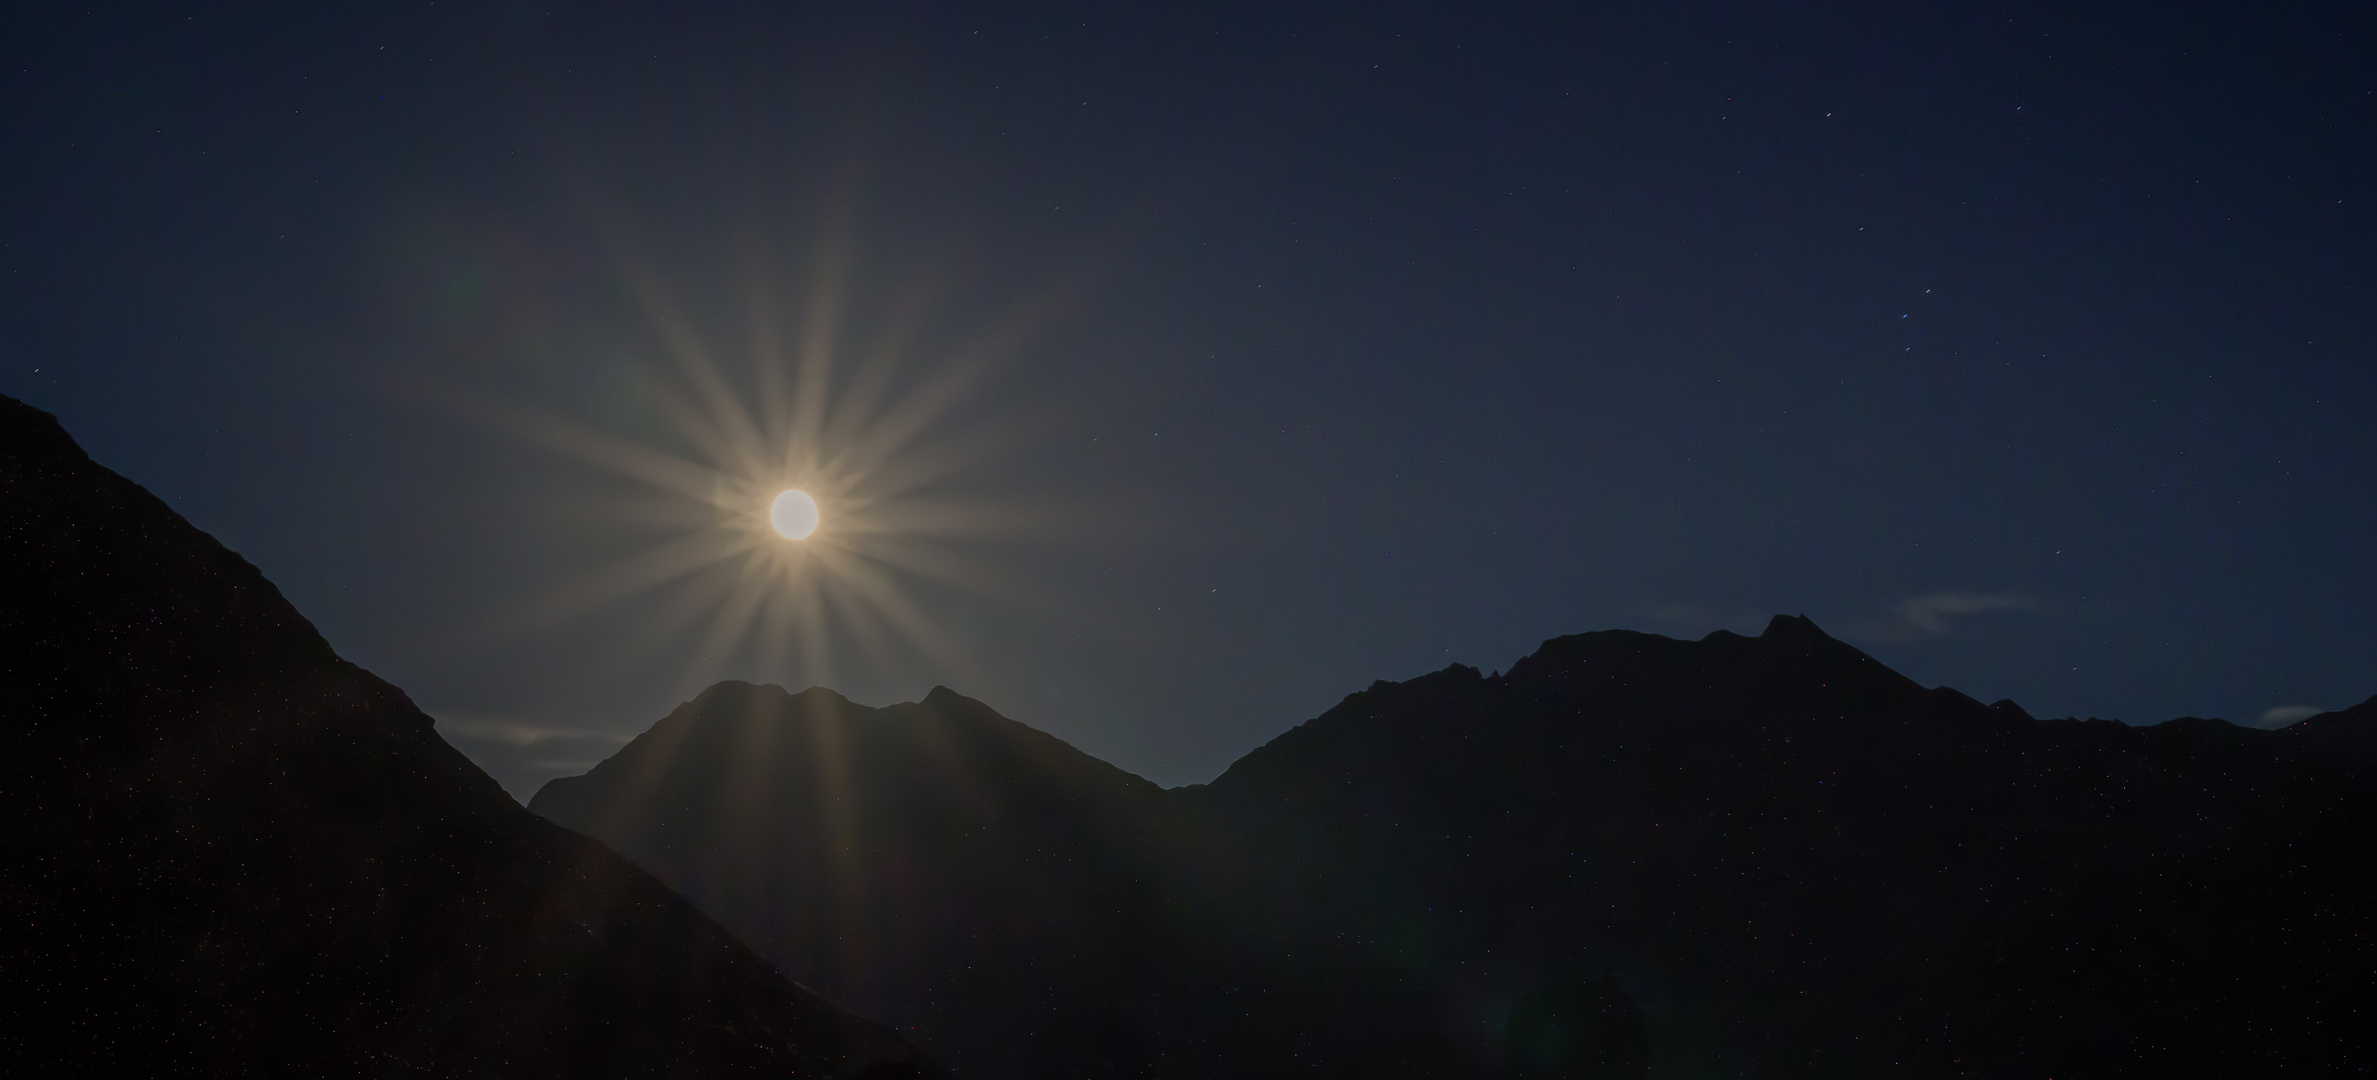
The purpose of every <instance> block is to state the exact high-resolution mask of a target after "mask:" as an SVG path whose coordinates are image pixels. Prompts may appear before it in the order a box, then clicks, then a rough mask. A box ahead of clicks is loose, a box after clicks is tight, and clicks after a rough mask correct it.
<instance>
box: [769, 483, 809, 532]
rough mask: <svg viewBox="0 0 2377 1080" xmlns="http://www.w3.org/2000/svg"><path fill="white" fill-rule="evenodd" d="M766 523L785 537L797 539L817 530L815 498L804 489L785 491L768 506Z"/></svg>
mask: <svg viewBox="0 0 2377 1080" xmlns="http://www.w3.org/2000/svg"><path fill="white" fill-rule="evenodd" d="M768 524H770V525H774V526H775V527H776V531H777V532H780V533H783V534H784V537H785V539H788V540H799V539H801V538H802V537H805V536H807V535H809V534H810V533H813V532H816V531H817V500H815V499H812V498H810V497H809V493H808V492H805V491H787V492H785V493H784V494H782V495H778V496H776V501H775V503H773V504H772V505H770V506H769V507H768Z"/></svg>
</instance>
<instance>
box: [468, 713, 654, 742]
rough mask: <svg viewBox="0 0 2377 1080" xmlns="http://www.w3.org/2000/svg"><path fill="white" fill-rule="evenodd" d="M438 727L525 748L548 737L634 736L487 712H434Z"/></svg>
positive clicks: (605, 739) (607, 739)
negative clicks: (537, 721) (493, 714)
mask: <svg viewBox="0 0 2377 1080" xmlns="http://www.w3.org/2000/svg"><path fill="white" fill-rule="evenodd" d="M430 719H432V720H435V721H437V730H438V733H439V734H441V735H445V736H447V737H449V738H462V739H471V740H475V741H484V742H498V743H503V744H505V745H508V746H515V747H520V748H523V749H525V748H527V747H531V746H535V745H536V744H538V743H541V742H545V741H547V740H551V739H586V740H590V741H593V742H602V743H609V744H611V745H613V746H624V745H626V744H627V740H628V739H630V738H632V737H633V736H628V735H620V734H616V733H613V732H608V731H588V730H586V729H584V728H570V727H557V726H554V725H552V724H539V723H534V722H531V721H526V720H521V719H518V718H516V717H509V716H490V715H487V714H485V713H435V714H432V715H431V716H430Z"/></svg>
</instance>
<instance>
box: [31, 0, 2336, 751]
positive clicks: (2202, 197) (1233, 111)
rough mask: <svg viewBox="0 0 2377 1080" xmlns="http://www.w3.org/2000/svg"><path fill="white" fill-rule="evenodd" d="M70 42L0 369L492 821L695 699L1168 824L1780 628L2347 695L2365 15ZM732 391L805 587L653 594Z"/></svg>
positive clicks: (1003, 15) (391, 22)
mask: <svg viewBox="0 0 2377 1080" xmlns="http://www.w3.org/2000/svg"><path fill="white" fill-rule="evenodd" d="M67 7H68V6H67V5H55V4H23V5H12V6H10V8H9V10H8V13H7V14H6V15H4V16H0V20H5V21H4V22H0V52H4V53H5V59H6V65H5V69H6V80H7V82H6V93H7V104H6V107H5V108H4V109H0V160H4V161H5V167H0V214H5V229H4V234H0V243H4V244H5V247H4V248H0V393H6V394H9V395H11V396H15V397H19V398H22V399H24V400H26V401H29V402H31V403H32V404H34V405H36V406H39V407H41V408H43V409H47V410H49V411H51V412H54V413H56V414H57V415H58V416H59V417H60V419H61V420H63V421H64V422H65V424H66V426H67V428H68V430H70V431H71V432H72V433H73V434H74V435H75V436H76V437H77V438H78V439H79V440H80V441H81V442H82V443H83V445H84V446H85V447H86V448H87V449H89V450H90V451H91V453H92V455H93V456H94V457H95V458H97V459H98V460H99V461H100V462H101V463H102V464H104V465H107V466H109V467H110V468H113V469H115V470H116V471H118V472H120V473H123V474H125V475H126V476H129V477H131V478H132V479H134V480H135V481H138V482H139V483H141V484H143V485H145V486H147V487H148V488H149V490H151V491H153V492H155V493H157V494H158V495H160V496H161V497H163V498H164V499H166V500H167V502H169V503H170V504H171V505H172V506H174V507H175V508H176V509H177V510H179V511H180V512H181V513H183V514H184V515H186V516H187V517H189V518H190V520H191V521H193V522H194V523H196V524H197V525H198V526H199V527H200V528H203V529H206V530H208V531H210V532H212V533H213V534H214V535H215V536H217V537H218V538H220V539H221V540H223V541H224V542H225V543H226V544H228V545H230V546H231V547H232V548H233V549H235V550H237V551H239V552H241V553H242V554H243V555H245V556H246V557H247V558H248V559H249V560H251V561H252V562H254V563H255V564H256V565H257V566H258V567H260V568H261V569H262V570H263V571H264V573H265V574H266V575H267V576H268V577H270V578H271V579H272V580H273V581H274V582H276V583H277V584H278V585H279V586H280V587H281V588H282V590H284V591H285V592H286V593H287V594H288V596H289V597H290V599H291V600H293V601H294V602H295V603H296V604H297V606H298V607H299V609H301V610H302V611H304V612H305V613H306V614H307V615H308V616H310V617H311V618H312V619H313V620H314V622H315V623H316V624H317V625H318V626H320V627H321V629H322V630H323V632H324V633H325V634H326V635H327V636H328V637H329V639H330V641H331V643H332V645H333V646H335V647H336V648H337V649H338V650H339V651H340V652H341V653H342V654H343V655H345V656H347V657H348V658H349V659H352V660H354V661H356V662H357V663H359V664H362V665H363V666H364V667H366V668H369V669H370V670H372V671H373V672H375V673H377V674H379V675H381V676H383V677H385V678H387V679H389V680H390V681H392V682H394V683H396V684H397V685H399V686H401V687H403V688H404V689H405V690H406V691H408V692H409V693H410V694H411V695H412V696H413V698H414V699H415V700H416V701H417V702H418V703H420V704H421V705H422V707H423V708H425V709H426V710H428V711H429V712H430V713H432V714H433V715H435V716H437V717H439V719H440V724H441V728H442V729H443V730H445V731H446V732H447V734H448V737H449V738H450V739H452V740H453V741H454V742H455V743H456V745H458V746H460V747H462V748H463V749H464V750H465V751H467V752H469V753H471V754H472V755H473V756H474V757H475V758H477V760H479V761H480V762H481V763H482V764H483V765H485V766H487V767H488V768H489V770H490V771H491V772H493V773H494V774H495V775H496V776H497V777H498V778H499V779H501V780H503V781H504V782H505V783H506V784H507V785H508V786H509V787H510V788H511V789H512V790H513V791H514V792H515V793H516V794H520V795H522V796H525V795H526V794H528V793H529V792H531V791H533V790H534V788H535V786H536V785H537V784H538V783H541V782H542V781H543V780H544V779H545V778H547V777H550V776H553V775H558V774H562V773H574V772H577V771H581V770H582V769H583V768H584V767H585V766H586V765H587V764H589V763H591V762H592V761H594V760H597V759H599V758H601V757H603V756H605V755H607V754H608V753H609V752H610V751H611V750H612V749H613V748H615V747H616V746H617V745H618V744H619V743H620V742H621V741H623V740H624V739H625V738H626V737H628V736H630V735H632V734H634V733H635V732H637V731H640V730H642V729H643V728H644V727H645V726H647V725H649V724H650V723H651V722H652V721H653V720H655V719H657V718H658V717H659V716H660V715H661V714H662V713H664V712H666V711H667V710H668V709H669V708H671V707H672V706H673V705H675V704H676V703H677V702H679V701H682V700H684V699H686V698H688V697H690V696H691V695H692V694H693V693H694V692H696V691H697V690H698V689H700V688H701V687H702V686H704V685H706V684H708V683H709V682H711V681H714V680H716V679H718V678H744V679H750V680H753V681H759V682H775V683H782V684H784V685H787V686H789V687H791V688H793V689H796V690H797V689H800V688H802V687H805V686H808V685H812V684H824V685H829V686H832V687H834V688H835V689H838V690H840V691H842V692H843V693H845V694H847V695H849V696H850V697H852V698H853V699H855V700H858V701H860V702H864V703H867V704H886V703H890V702H893V701H900V700H914V699H916V698H919V697H921V696H922V695H923V694H924V693H925V691H926V690H928V689H929V688H930V687H932V686H933V685H935V684H947V685H948V686H950V687H951V688H953V689H956V690H958V691H959V692H961V693H965V694H968V695H970V696H973V697H978V698H981V699H983V700H984V701H986V702H988V703H990V704H991V705H992V706H994V707H996V708H998V709H999V710H1000V711H1002V712H1004V713H1006V714H1007V715H1009V716H1013V717H1015V718H1017V719H1020V720H1023V721H1025V722H1027V723H1030V724H1033V725H1034V726H1037V727H1040V728H1043V729H1045V730H1048V731H1051V732H1054V733H1056V734H1057V735H1059V736H1062V737H1063V738H1065V739H1067V740H1069V741H1071V742H1073V743H1074V744H1075V745H1077V746H1079V747H1081V748H1082V749H1084V750H1087V751H1089V752H1091V753H1094V754H1097V755H1099V756H1101V757H1104V758H1107V759H1108V760H1111V761H1113V762H1115V763H1116V764H1119V765H1121V766H1123V767H1124V768H1127V769H1130V770H1132V771H1135V772H1139V773H1141V774H1144V775H1146V776H1148V777H1150V778H1151V779H1154V780H1157V781H1159V782H1162V783H1166V784H1180V783H1190V782H1198V781H1203V780H1206V779H1209V778H1211V777H1212V776H1213V775H1214V774H1216V773H1217V772H1219V771H1220V770H1221V769H1222V768H1223V767H1224V766H1225V765H1227V764H1228V763H1229V762H1230V761H1231V760H1232V759H1234V758H1235V757H1237V756H1238V755H1239V754H1242V753H1244V752H1245V751H1247V750H1248V749H1251V748H1252V747H1254V746H1256V745H1258V744H1260V743H1262V742H1264V741H1265V740H1267V739H1269V738H1271V737H1272V736H1274V735H1276V734H1277V733H1279V732H1280V731H1283V730H1285V729H1286V728H1288V727H1290V726H1292V725H1294V724H1296V723H1298V722H1300V721H1302V720H1304V719H1306V718H1309V717H1311V716H1313V715H1315V714H1317V713H1318V712H1320V711H1321V710H1323V709H1325V708H1327V707H1328V706H1329V705H1331V704H1332V703H1334V702H1335V701H1336V700H1337V699H1338V698H1339V697H1340V696H1342V695H1343V694H1345V693H1348V692H1351V691H1354V690H1357V689H1360V688H1362V687H1364V686H1366V685H1368V684H1369V683H1370V682H1371V681H1372V680H1374V679H1395V680H1400V679H1405V678H1410V677H1412V676H1415V675H1418V674H1421V673H1423V672H1426V671H1430V670H1434V669H1437V668H1441V667H1443V666H1445V665H1446V664H1448V663H1452V662H1455V661H1458V662H1462V663H1467V664H1471V665H1474V666H1477V667H1480V668H1484V669H1487V670H1493V669H1498V668H1504V667H1507V666H1509V664H1510V663H1511V662H1512V661H1513V660H1514V659H1516V658H1517V657H1519V656H1521V655H1523V654H1525V653H1527V652H1530V651H1532V650H1533V649H1534V648H1535V646H1536V645H1537V644H1538V643H1539V642H1540V641H1541V640H1542V639H1544V638H1547V637H1551V636H1555V635H1559V634H1566V633H1576V632H1582V631H1589V630H1599V629H1607V628H1613V627H1627V628H1635V629H1641V630H1648V631H1655V632H1659V633H1665V634H1670V635H1675V636H1687V637H1698V636H1701V635H1703V634H1706V633H1708V632H1709V631H1711V630H1715V629H1719V628H1726V629H1732V630H1736V631H1741V632H1748V633H1755V632H1757V631H1758V630H1759V629H1760V628H1761V627H1763V625H1764V624H1765V621H1766V619H1767V617H1768V616H1770V615H1772V614H1774V613H1777V612H1787V613H1805V614H1807V615H1809V616H1811V617H1812V618H1814V619H1815V620H1816V621H1817V623H1818V624H1820V625H1821V626H1823V627H1824V628H1825V629H1826V630H1828V631H1830V632H1831V633H1833V634H1834V635H1835V636H1838V637H1840V638H1842V639H1844V640H1846V641H1848V642H1850V643H1851V644H1854V645H1856V646H1858V647H1860V648H1862V649H1865V650H1866V651H1868V652H1870V653H1872V654H1874V655H1875V656H1877V657H1878V658H1880V659H1881V660H1882V661H1884V662H1885V663H1888V664H1890V665H1891V666H1893V667H1895V668H1897V669H1899V670H1900V671H1902V672H1904V673H1906V674H1908V675H1909V676H1912V677H1913V678H1915V679H1917V680H1919V681H1921V682H1923V683H1925V684H1946V685H1951V686H1955V687H1957V688H1958V689H1961V690H1963V691H1965V692H1967V693H1969V694H1972V695H1974V696H1975V697H1978V698H1980V699H1982V700H1984V701H1993V700H1996V699H1998V698H2001V697H2011V698H2013V699H2015V700H2016V701H2017V702H2019V703H2020V704H2021V705H2022V706H2024V707H2025V708H2027V709H2029V710H2030V711H2031V712H2032V713H2034V714H2037V715H2042V716H2064V715H2080V716H2089V715H2095V716H2104V717H2117V718H2121V719H2126V720H2130V721H2133V722H2149V721H2156V720H2162V719H2167V718H2170V717H2173V716H2179V715H2188V714H2193V715H2210V716H2222V717H2227V718H2230V719H2233V720H2237V721H2239V722H2243V723H2259V724H2265V725H2267V724H2274V723H2279V722H2283V721H2284V720H2286V719H2290V718H2292V717H2295V716H2299V715H2303V714H2304V713H2305V712H2306V711H2307V710H2309V709H2312V708H2314V707H2327V708H2338V707H2342V706H2346V705H2350V704H2352V703H2355V702H2357V701H2360V700H2361V699H2363V698H2366V697H2368V696H2369V695H2370V694H2372V693H2377V618H2373V617H2372V612H2377V559H2373V558H2372V557H2371V552H2372V550H2377V543H2373V540H2377V499H2372V497H2371V495H2372V491H2373V489H2377V483H2373V478H2377V425H2372V423H2371V421H2372V418H2377V353H2373V348H2377V335H2373V333H2372V331H2377V270H2373V268H2377V243H2373V240H2377V218H2373V217H2372V214H2371V210H2372V208H2377V190H2372V181H2373V178H2377V171H2373V170H2377V60H2373V59H2372V58H2377V33H2372V17H2371V13H2370V9H2369V8H2368V6H2367V5H2364V4H2349V3H2332V4H2308V5H2304V4H2296V5H2287V4H2270V3H2256V4H2236V5H2171V4H2134V5H2109V4H2107V5H2071V4H2052V5H2048V4H2035V5H2013V6H2009V5H2000V4H1968V5H1924V4H1905V3H1889V4H1881V3H1875V4H1862V5H1849V4H1838V5H1771V4H1717V3H1679V4H1647V3H1626V4H1608V5H1574V4H1530V5H1505V6H1489V5H1476V4H1443V5H1394V4H1375V3H1373V4H1346V5H1281V4H1243V5H1238V4H1224V3H1203V4H1193V5H1191V4H1181V5H1170V6H1161V7H1159V6H1151V5H1122V4H1113V5H1092V4H1008V5H990V4H979V5H964V4H954V3H943V4H925V3H913V4H907V3H881V4H813V5H796V4H776V3H712V4H694V3H669V4H661V3H646V4H627V3H600V4H598V3H509V2H489V3H453V2H448V3H442V4H426V3H408V4H354V5H345V4H341V5H326V4H278V5H275V4H149V5H93V6H92V9H91V10H87V11H86V10H67ZM804 373H806V374H804ZM819 373H823V375H822V377H818V376H819ZM771 409H773V410H775V411H774V412H771V411H770V410H771ZM771 416H778V417H779V418H781V417H791V420H790V421H787V422H790V423H794V424H795V426H797V425H798V424H800V423H806V424H808V425H809V427H808V428H805V429H802V430H807V431H811V432H814V433H817V434H816V438H815V440H814V442H815V443H816V445H817V446H818V447H819V449H820V452H821V453H825V454H829V455H831V454H837V453H838V454H841V455H842V457H841V459H840V460H841V461H842V465H840V466H838V468H840V469H841V472H840V473H839V474H838V475H840V476H841V477H842V479H843V481H844V482H845V483H846V485H847V487H848V490H849V491H850V492H852V493H854V494H851V495H850V496H848V498H846V499H845V500H844V502H842V503H839V504H837V503H834V502H832V501H831V500H827V505H826V508H825V513H826V515H827V521H828V527H829V528H834V527H840V524H839V523H845V522H857V521H859V520H860V519H861V518H862V517H863V518H864V520H865V522H866V524H867V526H868V529H869V530H870V531H867V532H864V533H858V532H845V533H842V534H837V535H839V536H840V540H838V541H836V542H838V543H842V544H843V545H844V548H843V550H844V553H845V556H846V562H847V566H848V567H852V568H855V569H850V570H848V573H849V574H852V575H856V576H853V577H851V578H849V580H850V581H852V582H858V583H860V584H859V585H857V586H853V589H854V590H855V591H853V589H846V590H844V591H843V592H841V593H838V594H833V595H836V596H839V597H841V599H839V600H833V601H830V602H828V603H826V604H825V605H824V606H822V607H820V606H818V605H817V604H816V603H814V601H813V598H814V596H816V595H819V594H817V593H816V592H814V590H813V589H812V588H811V584H812V583H803V582H796V581H793V580H792V578H793V577H795V576H797V575H795V574H791V573H789V572H788V573H781V574H777V575H776V576H775V577H770V576H768V575H769V573H770V571H769V570H768V566H772V565H774V564H767V565H760V564H755V563H745V562H741V561H738V559H725V560H719V561H711V562H706V563H702V562H699V561H698V559H697V558H696V556H697V555H698V554H699V553H700V552H702V551H708V550H710V549H711V548H710V547H704V545H705V544H709V545H711V547H715V546H716V543H715V542H716V541H718V538H719V537H721V536H724V535H727V534H728V533H731V532H732V531H733V530H734V529H736V528H743V527H745V526H747V525H748V524H749V521H750V519H751V515H756V514H760V513H763V512H764V506H760V505H746V502H747V500H745V501H738V500H741V499H742V498H743V496H742V490H743V489H742V488H741V487H737V486H736V483H741V482H742V481H743V480H749V479H750V478H749V477H742V478H741V479H736V478H737V477H740V476H741V474H738V473H737V472H736V470H735V468H733V467H731V464H732V463H731V462H727V461H725V460H724V459H725V458H727V457H731V456H732V454H731V453H730V452H729V451H731V450H732V449H733V447H734V446H739V445H744V444H746V443H750V442H751V440H750V439H749V438H745V439H744V440H743V442H742V443H738V442H737V441H736V440H737V438H738V436H736V435H735V432H736V431H738V430H743V429H741V428H738V426H737V425H739V424H743V423H745V422H746V421H748V423H749V429H748V430H749V432H752V433H756V436H755V437H756V438H757V440H758V443H759V444H765V445H775V444H776V443H777V442H781V441H782V440H783V436H781V434H780V431H779V428H780V427H781V425H779V426H778V427H771V426H770V424H771V423H773V421H771V420H769V419H768V418H769V417H771ZM804 418H805V419H804ZM782 430H792V429H791V428H782ZM787 445H789V444H787ZM722 447H725V448H726V449H724V450H722V449H721V448H722ZM671 463H674V464H671ZM744 471H745V472H748V471H749V470H747V469H746V470H744ZM713 475H714V476H715V477H717V478H722V479H719V480H718V482H717V483H716V484H714V485H713V486H712V488H710V489H707V491H708V494H706V495H704V494H701V493H699V492H697V491H696V490H695V489H699V488H700V487H701V485H702V484H703V483H708V482H709V481H707V480H704V479H703V477H709V476H713ZM767 479H768V478H767V477H761V478H759V480H767ZM729 480H735V482H734V483H729V482H728V481H729ZM752 482H759V481H756V480H755V481H752ZM862 498H863V499H865V500H872V501H871V502H869V503H868V504H867V505H868V506H869V507H871V509H870V510H868V511H867V513H865V514H860V513H858V512H857V511H855V510H852V511H851V512H850V513H848V514H845V515H844V516H843V517H841V518H836V517H835V516H834V515H835V512H836V509H837V506H841V507H844V508H846V509H847V508H850V507H855V506H857V505H858V502H855V501H852V500H858V499H862ZM722 530H724V531H723V532H722ZM736 535H740V534H736ZM821 535H822V534H821ZM781 543H790V542H789V541H785V542H781ZM802 543H809V542H808V541H803V542H802ZM789 550H791V549H788V548H787V549H766V548H763V549H760V554H761V556H762V558H763V562H764V559H765V558H770V557H779V556H782V552H783V551H789ZM803 550H808V549H803ZM820 550H822V549H820ZM656 552H657V554H656ZM687 552H694V553H695V555H687V554H686V553H687ZM680 556H682V558H679V557H680ZM672 560H674V561H672ZM754 567H757V568H756V569H754ZM808 572H818V573H822V572H824V571H822V570H817V569H816V568H815V566H812V567H811V570H810V571H808ZM860 586H863V587H860ZM816 587H819V588H822V587H823V586H816ZM804 589H808V590H810V591H803V590H804ZM802 597H811V598H812V600H808V601H804V600H802V599H801V598H802ZM804 603H807V604H808V605H809V606H808V607H805V608H804V607H803V606H802V605H803V604H804ZM771 620H774V622H771Z"/></svg>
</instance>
